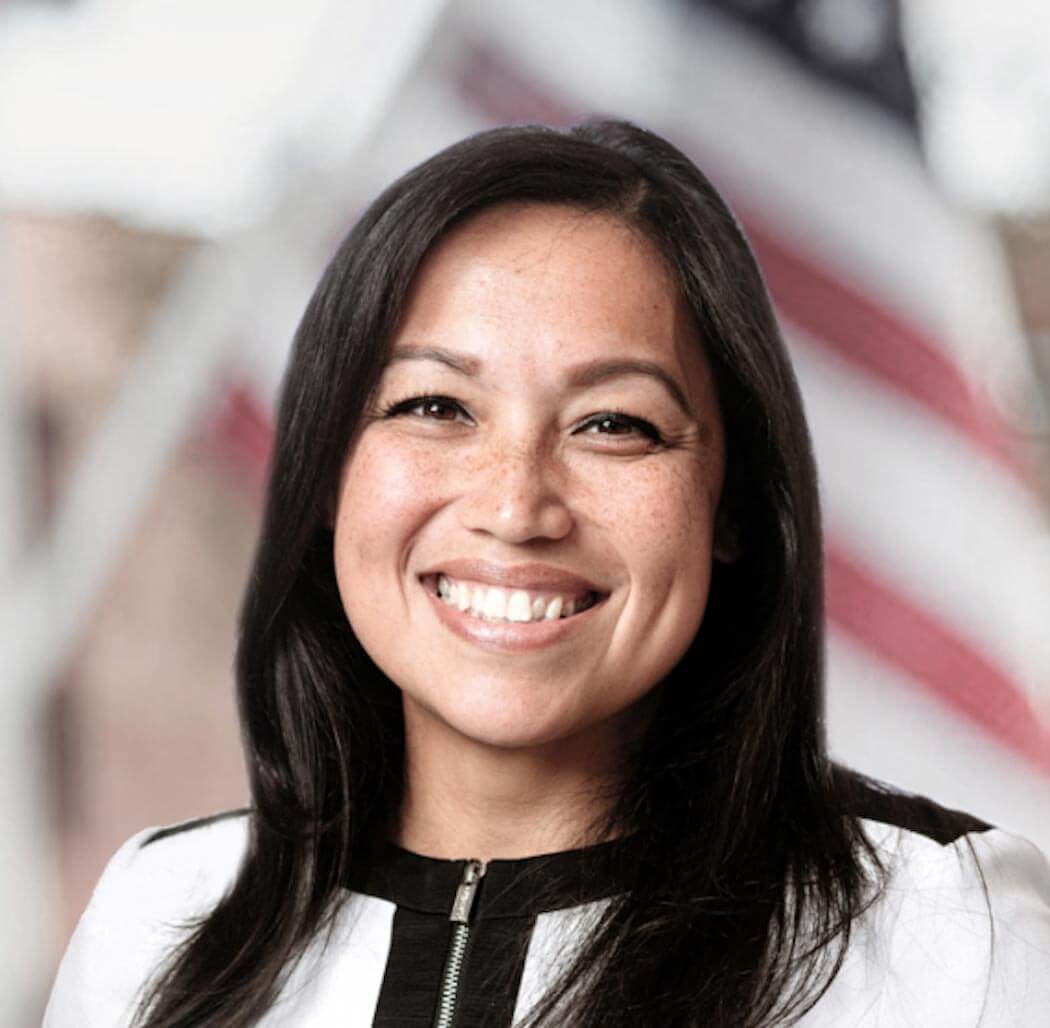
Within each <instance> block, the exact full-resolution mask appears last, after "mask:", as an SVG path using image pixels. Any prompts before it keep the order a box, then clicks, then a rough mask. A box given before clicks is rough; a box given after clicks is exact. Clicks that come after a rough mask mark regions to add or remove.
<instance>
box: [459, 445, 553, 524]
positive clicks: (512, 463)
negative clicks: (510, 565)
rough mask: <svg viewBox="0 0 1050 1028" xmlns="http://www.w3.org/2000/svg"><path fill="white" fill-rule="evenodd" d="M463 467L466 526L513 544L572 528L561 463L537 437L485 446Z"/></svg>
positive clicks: (462, 517) (462, 519) (462, 512)
mask: <svg viewBox="0 0 1050 1028" xmlns="http://www.w3.org/2000/svg"><path fill="white" fill-rule="evenodd" d="M464 472H465V478H464V486H465V488H464V490H463V494H462V497H461V503H460V522H461V523H462V524H463V526H464V527H465V528H468V529H470V530H471V531H475V532H485V533H488V534H489V535H492V536H495V537H496V538H498V539H500V540H501V541H503V542H507V543H515V544H521V543H526V542H530V541H532V540H536V539H547V540H557V539H563V538H564V537H565V536H567V535H568V534H569V532H570V531H572V526H573V515H572V511H571V509H570V506H569V504H568V502H567V499H566V492H567V489H566V482H565V477H564V474H563V469H561V468H560V467H559V466H558V465H557V461H556V459H555V458H554V457H553V455H551V454H550V453H548V452H545V451H544V448H543V447H542V445H540V444H539V443H535V444H531V445H494V446H492V447H489V448H486V451H485V452H484V453H479V454H477V455H476V460H474V461H472V462H471V465H470V466H469V467H466V468H464Z"/></svg>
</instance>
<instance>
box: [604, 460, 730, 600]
mask: <svg viewBox="0 0 1050 1028" xmlns="http://www.w3.org/2000/svg"><path fill="white" fill-rule="evenodd" d="M635 470H636V471H637V469H635ZM603 492H604V494H605V496H606V497H607V501H606V504H605V510H604V517H603V522H604V524H605V525H606V527H607V529H608V531H609V532H610V533H613V534H615V536H616V537H617V538H618V543H619V548H620V550H621V552H622V553H624V554H625V555H626V556H627V559H628V560H629V561H630V562H631V563H633V564H634V565H635V568H636V570H637V571H638V573H639V574H641V575H643V576H644V577H645V578H652V579H654V580H662V581H665V582H667V583H670V581H671V580H672V579H675V578H677V577H679V576H680V575H681V574H682V572H683V571H686V570H688V571H689V572H690V574H689V576H688V577H689V578H690V579H695V578H696V574H695V571H696V565H697V560H698V559H700V560H701V561H707V560H708V558H709V555H710V549H711V540H712V534H713V521H714V509H715V499H714V498H712V497H711V495H710V493H711V490H710V489H709V488H708V482H707V476H706V475H704V474H703V469H702V468H697V466H696V465H695V464H694V463H693V462H690V463H688V464H683V465H680V466H674V467H662V468H659V469H657V468H654V469H653V470H652V471H651V472H649V473H647V474H635V475H633V476H632V477H631V479H630V482H629V483H628V482H626V481H624V482H620V483H619V488H610V487H609V486H608V485H606V487H605V489H604V490H603Z"/></svg>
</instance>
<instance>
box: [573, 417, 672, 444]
mask: <svg viewBox="0 0 1050 1028" xmlns="http://www.w3.org/2000/svg"><path fill="white" fill-rule="evenodd" d="M577 431H578V432H582V433H586V434H588V435H613V436H627V437H631V436H639V435H640V436H644V437H645V438H646V439H648V440H649V441H650V442H653V443H662V442H663V436H662V435H660V430H659V429H658V428H657V427H656V426H655V425H654V424H652V422H649V421H646V420H645V419H644V418H636V417H635V416H634V415H633V414H628V413H626V411H603V412H602V413H601V414H594V415H592V416H591V417H589V418H588V419H587V420H586V421H585V422H584V423H583V424H582V425H581V426H580V427H579V429H577Z"/></svg>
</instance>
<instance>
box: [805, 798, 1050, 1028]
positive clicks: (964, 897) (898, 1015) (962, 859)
mask: <svg viewBox="0 0 1050 1028" xmlns="http://www.w3.org/2000/svg"><path fill="white" fill-rule="evenodd" d="M847 807H848V812H849V813H850V814H852V815H853V816H854V817H855V818H857V820H858V823H859V824H860V826H861V828H862V830H863V832H864V835H865V836H866V838H867V840H868V843H869V844H870V847H871V858H872V861H873V863H874V862H875V861H877V863H878V865H879V866H880V867H881V868H882V871H883V883H884V885H883V888H882V890H881V892H880V893H879V895H878V896H877V898H876V899H875V900H874V901H873V902H872V905H871V906H870V907H869V908H868V910H867V911H866V913H865V914H864V915H863V916H862V917H861V918H860V919H859V920H858V922H857V923H856V924H855V925H854V926H853V931H852V933H851V937H850V941H849V949H848V951H847V958H846V962H845V964H844V965H843V967H842V970H841V972H840V974H839V976H838V977H837V978H836V979H835V980H834V981H833V983H832V988H831V989H830V990H829V993H828V996H827V997H826V1002H822V1003H820V1004H818V1007H817V1008H815V1010H814V1014H816V1013H817V1012H818V1011H820V1010H826V1011H828V1012H829V1013H830V1012H832V1011H834V1016H833V1018H832V1020H831V1021H828V1022H826V1023H828V1024H836V1023H840V1022H841V1020H842V1019H844V1018H846V1017H847V1015H848V1012H855V1011H859V1010H862V1009H863V1010H865V1011H867V1012H868V1013H867V1014H866V1016H867V1017H869V1018H870V1020H864V1019H862V1020H861V1021H860V1022H859V1023H860V1024H864V1025H867V1024H869V1023H870V1024H872V1025H874V1024H880V1023H892V1024H901V1025H911V1024H915V1025H940V1024H944V1025H947V1024H951V1025H955V1024H960V1025H966V1024H973V1025H976V1024H977V1022H978V1017H979V1016H981V1018H982V1019H981V1022H980V1023H981V1025H982V1026H983V1028H1007V1026H1009V1028H1029V1026H1031V1028H1034V1026H1035V1025H1043V1024H1046V1023H1047V1021H1046V1018H1047V1015H1048V1012H1050V865H1048V863H1047V859H1046V857H1045V856H1044V855H1043V853H1042V852H1041V851H1040V850H1039V849H1038V848H1037V847H1036V846H1034V845H1033V844H1032V843H1030V842H1029V841H1028V840H1026V839H1023V838H1021V837H1019V836H1017V835H1013V834H1011V833H1009V832H1005V831H1003V830H1002V829H999V828H996V827H994V826H992V825H989V824H987V823H986V822H984V821H982V820H981V819H979V818H976V817H973V816H972V815H969V814H966V813H963V812H961V811H956V810H950V809H948V808H945V807H942V806H940V805H939V804H937V803H934V802H933V801H932V800H929V799H927V798H925V797H921V796H913V795H909V794H907V793H901V792H894V791H891V790H887V789H883V788H881V787H877V786H874V785H872V784H870V783H861V784H860V785H858V786H857V787H856V788H855V789H854V790H853V792H852V796H851V798H850V802H848V804H847ZM849 1016H852V1013H849ZM880 1017H881V1018H882V1020H879V1018H880ZM804 1023H805V1024H806V1025H807V1026H808V1025H809V1024H810V1021H808V1020H807V1021H806V1022H804ZM813 1023H814V1024H824V1023H825V1022H824V1021H823V1020H821V1019H820V1018H819V1017H818V1018H814V1020H813Z"/></svg>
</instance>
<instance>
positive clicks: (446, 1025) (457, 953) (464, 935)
mask: <svg viewBox="0 0 1050 1028" xmlns="http://www.w3.org/2000/svg"><path fill="white" fill-rule="evenodd" d="M484 874H485V864H484V863H483V862H482V861H480V860H468V861H467V862H466V864H465V865H464V866H463V876H462V878H461V879H460V882H459V888H457V889H456V895H455V897H454V898H453V900H452V909H451V910H450V911H449V915H448V919H449V921H451V922H452V935H451V938H450V939H449V943H448V953H447V955H446V957H445V972H444V974H443V975H442V976H441V991H440V992H439V993H438V1002H437V1010H436V1012H435V1014H434V1025H433V1028H452V1025H453V1022H454V1021H455V1017H456V1000H457V999H458V997H459V977H460V974H461V973H462V971H463V961H464V959H465V957H466V952H467V940H468V939H469V938H470V915H471V912H472V910H473V908H474V900H475V898H476V896H477V891H478V883H479V882H480V881H481V879H482V877H484Z"/></svg>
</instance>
